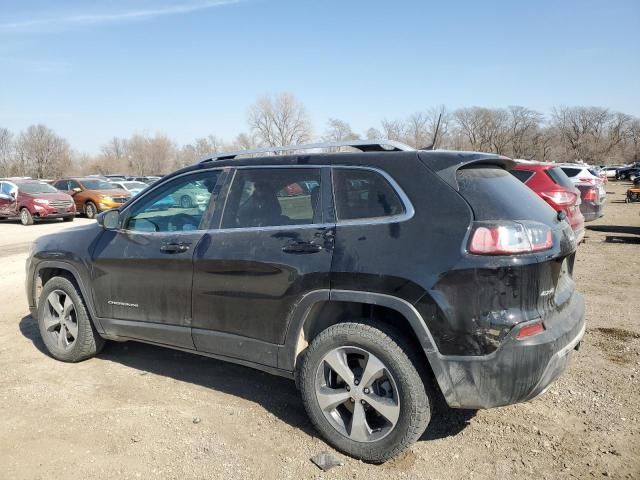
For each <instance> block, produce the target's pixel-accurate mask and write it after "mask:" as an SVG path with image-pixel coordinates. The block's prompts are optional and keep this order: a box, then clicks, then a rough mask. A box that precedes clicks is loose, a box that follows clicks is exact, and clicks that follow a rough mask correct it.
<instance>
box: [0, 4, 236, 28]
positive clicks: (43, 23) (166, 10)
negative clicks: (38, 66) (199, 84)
mask: <svg viewBox="0 0 640 480" xmlns="http://www.w3.org/2000/svg"><path fill="white" fill-rule="evenodd" d="M242 1H244V0H207V1H200V2H191V3H179V4H174V5H167V6H163V7H159V8H148V9H138V10H128V11H122V12H114V13H101V14H82V13H78V14H73V15H65V16H59V17H49V18H35V19H30V20H24V21H16V22H7V23H0V33H29V32H42V31H47V30H59V29H68V28H71V27H74V26H77V27H82V26H86V25H100V24H105V23H117V22H126V21H135V20H145V19H150V18H154V17H163V16H169V15H180V14H187V13H192V12H197V11H200V10H208V9H211V8H216V7H222V6H224V5H230V4H234V3H240V2H242Z"/></svg>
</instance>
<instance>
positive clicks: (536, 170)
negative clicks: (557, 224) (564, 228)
mask: <svg viewBox="0 0 640 480" xmlns="http://www.w3.org/2000/svg"><path fill="white" fill-rule="evenodd" d="M511 173H512V174H513V175H514V176H515V177H516V178H517V179H518V180H520V181H521V182H522V183H524V184H525V185H526V186H527V187H529V188H531V190H533V191H534V192H536V193H537V194H538V195H539V196H540V198H542V199H543V200H544V201H545V202H547V203H548V204H549V205H551V208H553V209H554V210H555V211H557V212H558V211H562V212H564V213H565V215H566V216H567V219H568V220H569V223H570V224H571V228H573V231H574V233H575V234H576V240H577V242H578V243H580V242H582V240H583V239H584V216H583V215H582V212H581V211H580V204H581V200H580V190H578V189H577V188H576V187H575V186H574V185H573V183H571V180H569V178H568V177H567V176H566V175H565V173H564V172H563V171H562V169H561V168H560V167H558V166H556V165H554V164H551V163H539V162H531V161H525V160H517V163H516V166H515V167H514V168H513V170H511Z"/></svg>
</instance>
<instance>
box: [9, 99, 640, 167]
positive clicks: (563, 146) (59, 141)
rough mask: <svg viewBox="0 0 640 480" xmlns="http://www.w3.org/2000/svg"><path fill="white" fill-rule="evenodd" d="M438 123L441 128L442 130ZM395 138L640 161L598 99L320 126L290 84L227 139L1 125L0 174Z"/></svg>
mask: <svg viewBox="0 0 640 480" xmlns="http://www.w3.org/2000/svg"><path fill="white" fill-rule="evenodd" d="M436 129H437V131H438V135H437V137H435V135H434V134H435V131H436ZM380 138H385V139H389V140H397V141H400V142H403V143H406V144H408V145H410V146H412V147H415V148H425V147H427V146H430V145H432V144H433V143H434V139H435V147H436V148H441V149H450V150H474V151H481V152H492V153H498V154H501V155H506V156H509V157H512V158H522V159H530V160H541V161H576V160H581V161H585V162H588V163H592V164H616V163H628V162H634V161H640V119H639V118H637V117H633V116H631V115H627V114H625V113H621V112H614V111H611V110H609V109H607V108H601V107H581V106H578V107H566V106H559V107H555V108H553V109H552V111H551V112H550V113H549V114H546V115H545V114H543V113H541V112H537V111H535V110H532V109H529V108H526V107H522V106H509V107H507V108H485V107H467V108H460V109H456V110H449V109H448V108H447V107H446V106H444V105H441V106H437V107H431V108H428V109H425V110H423V111H417V112H414V113H412V114H410V115H408V116H407V117H405V118H400V119H383V120H382V121H381V122H380V124H379V125H378V126H373V127H371V128H369V129H367V130H366V131H364V132H356V131H354V130H353V129H352V128H351V126H350V124H349V123H348V122H347V121H345V120H342V119H338V118H329V119H328V120H327V122H326V124H325V125H324V126H323V128H322V129H321V130H320V131H319V132H317V131H316V130H315V129H314V126H313V125H312V122H311V119H310V117H309V114H308V111H307V109H306V108H305V106H304V104H303V103H302V102H301V101H300V100H298V99H297V98H296V97H294V96H293V95H291V94H288V93H281V94H277V95H272V96H264V97H261V98H259V99H258V100H257V101H256V102H255V103H254V104H253V105H251V106H250V107H249V109H248V111H247V131H246V132H243V133H240V134H239V135H237V136H236V137H235V138H234V139H231V140H226V139H223V138H220V137H219V136H216V135H215V134H211V135H209V136H207V137H202V138H196V139H195V140H194V141H193V142H192V143H189V144H186V145H178V144H177V143H176V142H175V141H174V140H172V139H171V138H170V137H169V136H167V135H165V134H160V133H158V134H155V135H148V134H139V133H136V134H133V135H131V136H130V137H129V138H118V137H113V138H111V139H110V140H109V141H108V142H106V143H105V144H104V145H102V147H101V150H100V153H98V154H95V155H88V154H84V153H79V152H76V151H74V150H73V149H72V148H71V146H70V145H69V142H68V141H67V140H65V139H64V138H62V137H60V136H59V135H57V134H56V133H55V132H54V131H52V130H51V129H50V128H48V127H46V126H45V125H32V126H30V127H28V128H27V129H25V130H24V131H22V132H20V133H19V134H14V133H13V132H11V131H9V130H8V129H6V128H0V177H6V176H30V177H34V178H55V177H58V176H61V175H65V174H90V173H101V174H107V173H126V174H132V175H150V174H163V173H167V172H169V171H171V170H174V169H176V168H180V167H183V166H186V165H189V164H192V163H194V162H195V161H197V160H198V159H200V158H203V157H205V156H206V155H208V154H211V153H216V152H220V151H228V150H245V149H251V148H257V147H260V146H282V145H292V144H293V145H297V144H303V143H309V142H312V141H314V140H318V141H326V142H338V141H345V140H357V139H369V140H371V139H380Z"/></svg>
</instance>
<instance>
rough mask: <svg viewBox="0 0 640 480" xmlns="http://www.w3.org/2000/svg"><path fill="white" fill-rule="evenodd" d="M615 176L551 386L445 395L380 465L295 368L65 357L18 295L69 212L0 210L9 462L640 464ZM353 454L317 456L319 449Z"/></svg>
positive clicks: (153, 352) (120, 467) (1, 358)
mask: <svg viewBox="0 0 640 480" xmlns="http://www.w3.org/2000/svg"><path fill="white" fill-rule="evenodd" d="M626 188H627V185H620V184H617V185H616V184H613V183H610V184H609V185H608V191H609V192H610V194H609V197H608V204H607V207H606V216H605V217H604V218H602V219H600V220H599V221H596V222H592V223H590V224H588V228H589V229H588V232H587V240H586V243H585V244H583V245H581V246H580V248H579V250H578V258H577V264H576V280H577V284H578V288H579V289H580V291H582V292H583V293H585V294H586V298H587V321H588V330H587V334H586V336H585V339H584V341H583V344H582V348H581V349H580V351H579V352H578V353H576V354H575V355H574V357H573V362H572V365H571V367H570V368H569V370H568V371H567V372H566V373H565V374H564V375H563V376H562V377H561V378H560V379H559V380H558V381H557V382H556V383H555V384H554V385H553V386H552V387H551V388H550V390H549V391H548V392H547V393H546V394H545V395H543V396H542V397H540V398H538V399H535V400H533V401H531V402H529V403H526V404H520V405H514V406H510V407H504V408H499V409H493V410H486V411H479V412H471V411H454V410H450V411H446V412H441V413H439V414H438V415H437V416H436V418H435V419H434V420H433V421H432V423H431V425H430V427H429V428H428V430H427V432H426V433H425V435H424V437H423V439H422V440H421V441H420V442H418V443H417V444H416V445H414V446H413V447H412V448H411V449H410V450H408V451H407V452H406V453H404V454H403V455H401V456H400V457H399V458H396V459H394V460H392V461H390V462H387V463H386V464H384V465H381V466H374V465H367V464H364V463H362V462H358V461H355V460H353V459H350V458H346V457H344V456H342V455H340V454H338V453H336V452H333V451H332V450H331V448H329V447H328V446H327V445H326V444H325V443H324V442H323V441H322V440H321V439H319V438H318V437H317V434H316V432H315V431H314V429H313V427H312V426H311V425H310V424H309V422H308V421H307V419H306V415H305V412H304V410H303V407H302V403H301V401H300V399H299V397H298V395H297V393H296V390H295V387H294V385H293V383H292V382H289V381H287V380H285V379H282V378H278V377H272V376H269V375H267V374H263V373H260V372H257V371H253V370H251V369H248V368H244V367H240V366H236V365H231V364H226V363H223V362H219V361H216V360H212V359H209V358H204V357H198V356H196V355H191V354H187V353H181V352H174V351H171V350H167V349H162V348H158V347H153V346H149V345H144V344H139V343H134V342H129V343H124V344H116V343H111V344H109V345H108V346H107V347H106V348H105V350H104V351H103V353H102V354H101V355H99V356H98V357H97V358H94V359H92V360H89V361H86V362H83V363H81V364H75V365H69V364H64V363H60V362H57V361H55V360H53V359H51V358H50V357H49V356H48V355H47V354H46V353H45V351H44V346H43V343H42V341H41V340H40V338H39V335H38V330H37V325H36V323H35V321H34V320H33V319H31V317H29V315H28V309H27V303H26V300H25V295H24V260H25V257H26V254H27V250H28V248H29V243H30V241H31V240H32V239H33V238H35V237H36V236H38V235H40V234H42V233H47V232H48V231H49V230H55V229H61V228H68V227H69V225H66V224H65V225H62V224H42V225H35V226H33V227H22V226H21V225H17V224H15V222H13V223H12V222H0V265H1V273H2V275H1V276H0V312H1V315H0V372H2V373H1V374H0V404H1V405H2V421H1V422H0V477H2V478H7V479H9V478H10V479H22V478H29V479H31V478H43V479H49V478H56V479H57V478H65V479H69V480H71V479H105V478H118V479H129V478H131V479H135V478H161V479H204V478H234V479H235V478H251V479H253V478H264V479H271V478H273V479H276V478H277V479H283V478H292V479H297V478H327V479H332V478H349V479H353V478H355V479H357V478H374V477H383V476H384V477H389V476H390V477H392V478H428V479H456V478H460V479H463V478H464V479H470V478H477V479H483V478H487V479H495V478H580V479H582V478H600V477H610V478H640V313H639V312H640V303H639V295H638V294H639V292H640V283H639V282H640V275H639V273H638V272H640V255H639V253H640V247H639V245H640V217H639V214H640V204H631V205H627V204H625V203H623V202H622V199H623V198H624V197H623V192H624V191H625V189H626ZM323 451H329V452H333V453H334V454H335V455H337V456H338V457H339V458H340V459H341V461H342V462H343V465H342V466H339V467H336V468H334V469H333V470H331V471H329V472H321V471H320V470H319V469H318V468H317V467H316V466H315V465H313V464H312V463H311V462H310V461H309V458H310V457H311V456H313V455H315V454H317V453H320V452H323Z"/></svg>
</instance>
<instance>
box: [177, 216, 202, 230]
mask: <svg viewBox="0 0 640 480" xmlns="http://www.w3.org/2000/svg"><path fill="white" fill-rule="evenodd" d="M171 223H172V224H173V226H174V227H175V229H176V230H179V231H183V230H185V228H184V227H186V226H187V225H189V226H192V227H193V228H188V229H187V230H197V229H198V226H199V225H200V220H198V219H197V218H195V217H194V216H192V215H188V214H186V213H178V214H177V215H175V216H174V217H173V218H172V219H171Z"/></svg>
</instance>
